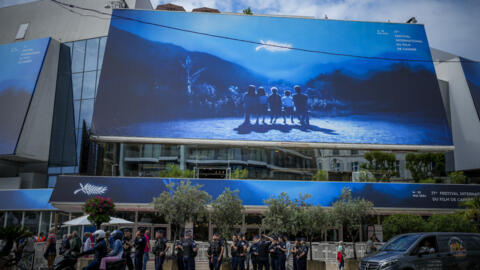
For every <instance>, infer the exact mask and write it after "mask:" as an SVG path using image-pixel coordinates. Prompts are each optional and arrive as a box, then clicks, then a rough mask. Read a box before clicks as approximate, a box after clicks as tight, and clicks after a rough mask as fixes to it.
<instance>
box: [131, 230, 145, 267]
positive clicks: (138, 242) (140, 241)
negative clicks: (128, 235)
mask: <svg viewBox="0 0 480 270" xmlns="http://www.w3.org/2000/svg"><path fill="white" fill-rule="evenodd" d="M144 234H145V230H143V229H142V230H139V231H137V234H136V237H135V242H134V243H133V246H134V247H135V270H142V268H143V254H144V253H145V246H146V245H147V239H146V238H145V236H144Z"/></svg>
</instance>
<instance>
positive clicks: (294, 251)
mask: <svg viewBox="0 0 480 270" xmlns="http://www.w3.org/2000/svg"><path fill="white" fill-rule="evenodd" d="M299 247H300V242H299V240H298V238H295V242H294V243H293V247H292V257H293V270H298V268H297V266H298V260H297V255H298V249H299Z"/></svg>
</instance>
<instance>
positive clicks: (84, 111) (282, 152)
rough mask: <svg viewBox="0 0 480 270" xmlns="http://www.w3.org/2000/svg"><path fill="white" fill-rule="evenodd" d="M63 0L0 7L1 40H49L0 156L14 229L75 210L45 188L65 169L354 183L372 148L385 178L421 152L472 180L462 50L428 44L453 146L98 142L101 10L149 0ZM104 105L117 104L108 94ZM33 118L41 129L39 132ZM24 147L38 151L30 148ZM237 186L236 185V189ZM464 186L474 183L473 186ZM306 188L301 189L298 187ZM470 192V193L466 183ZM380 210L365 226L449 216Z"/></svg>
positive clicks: (473, 143) (474, 131) (136, 210)
mask: <svg viewBox="0 0 480 270" xmlns="http://www.w3.org/2000/svg"><path fill="white" fill-rule="evenodd" d="M62 2H63V3H67V5H62V4H58V3H55V2H53V1H34V2H32V3H28V4H23V5H18V6H11V7H6V8H2V9H0V25H2V27H1V28H0V44H2V45H3V44H11V43H17V42H24V41H29V40H36V39H39V38H51V41H50V45H49V48H48V52H46V57H45V61H44V62H43V69H42V71H41V73H40V75H39V78H42V76H43V77H45V76H47V77H46V78H45V79H44V81H45V83H43V84H41V83H40V82H41V81H40V79H39V83H37V85H36V88H35V94H33V99H32V100H37V99H38V100H39V101H38V103H35V102H34V103H33V104H34V105H35V104H36V105H35V106H30V107H29V109H28V112H27V113H26V117H25V119H31V120H30V122H28V121H25V122H24V123H23V124H22V126H23V129H22V131H21V135H20V139H19V142H18V145H17V146H16V151H14V152H13V153H10V154H8V155H1V156H0V188H2V190H0V193H3V194H4V195H5V196H2V200H3V201H2V205H1V207H0V208H1V209H0V210H1V211H2V212H1V213H0V226H1V225H3V226H7V225H22V226H25V227H28V228H29V229H30V230H32V231H34V232H40V231H46V229H47V228H48V227H50V226H53V225H54V224H60V223H62V222H63V221H66V220H68V219H71V218H73V217H76V216H79V215H81V207H80V206H81V202H80V201H79V200H78V198H74V196H73V195H71V196H72V199H71V201H65V198H63V199H61V198H59V197H55V196H54V195H55V192H57V194H58V192H60V191H56V190H53V193H54V195H52V189H56V188H57V183H59V182H60V181H61V182H62V183H63V184H62V185H65V183H67V182H68V177H69V176H65V175H80V176H77V177H80V178H77V179H83V180H85V181H90V180H91V181H94V182H95V181H99V182H96V183H97V184H102V180H101V179H102V178H95V177H93V176H103V177H105V178H108V179H110V180H112V179H113V180H115V179H117V178H118V179H123V177H140V178H138V179H139V180H138V181H139V183H140V182H141V181H144V179H143V178H147V177H149V178H152V179H156V178H155V177H157V178H158V177H161V176H162V175H163V174H162V173H164V172H165V170H167V169H168V167H169V166H172V165H176V166H178V167H179V168H180V169H182V170H191V171H192V173H193V177H192V178H194V179H196V178H208V179H225V181H227V179H232V178H236V177H238V175H239V174H238V173H239V172H242V170H246V171H243V172H244V173H246V175H244V176H242V178H247V179H255V180H275V182H271V183H272V185H282V182H281V181H280V180H289V183H291V181H292V180H301V181H312V180H315V179H318V178H316V177H318V172H319V171H322V172H325V173H326V175H327V177H328V180H330V181H335V182H352V181H353V182H357V181H362V175H361V172H360V171H361V167H362V164H364V163H365V162H366V160H365V158H364V154H365V153H367V152H369V151H372V150H382V151H386V152H392V153H393V154H394V155H395V159H396V160H395V172H396V174H395V176H394V177H393V178H392V181H393V182H395V181H398V182H409V181H410V180H411V178H412V176H411V173H410V171H409V170H408V169H407V164H406V163H407V162H406V155H407V154H408V153H418V152H425V151H433V152H440V153H445V156H446V158H445V159H446V164H447V166H446V167H447V171H455V170H461V171H464V172H465V174H466V175H467V176H468V177H469V181H470V182H475V181H477V180H478V177H479V175H480V173H479V171H480V159H478V158H476V157H477V156H478V154H479V153H480V138H479V137H478V134H480V121H479V118H478V115H477V113H476V110H475V104H474V100H473V98H472V95H471V89H470V88H471V86H469V85H468V83H467V79H466V75H465V74H464V69H463V68H462V64H461V63H458V62H454V63H452V62H449V61H452V59H453V60H459V59H462V58H459V57H458V56H454V55H450V54H448V53H444V52H441V51H438V50H435V49H432V56H433V60H435V61H437V62H436V63H435V71H436V75H437V78H438V83H439V85H440V92H441V93H440V94H439V95H440V96H441V97H442V101H443V106H444V109H445V111H446V113H447V118H448V121H449V127H450V128H451V135H452V138H453V145H454V149H453V147H451V148H438V149H435V148H431V147H430V148H429V147H424V146H422V145H419V146H408V147H396V146H391V147H388V146H385V145H383V146H379V145H364V144H363V145H362V144H332V145H329V144H322V145H320V144H317V145H309V144H288V143H287V144H284V143H277V144H275V143H273V144H272V143H265V144H262V143H251V142H243V143H242V142H241V143H228V142H224V141H223V142H222V141H217V140H211V141H208V140H207V141H201V140H197V141H192V140H182V139H181V138H180V139H177V140H174V141H168V140H164V141H161V140H160V141H159V140H155V139H150V140H149V139H144V140H138V139H135V138H128V137H122V138H119V139H115V138H110V137H109V138H103V139H102V138H100V139H99V138H98V137H96V135H97V134H95V133H92V117H93V115H94V106H95V102H96V98H97V89H99V82H100V77H101V74H102V72H103V59H104V55H105V53H106V48H107V46H106V44H107V42H108V35H109V26H110V22H111V16H109V15H108V14H111V12H112V7H117V8H124V9H152V7H151V6H150V3H149V1H140V0H138V1H134V0H128V1H107V2H103V1H94V0H89V1H83V2H82V7H85V8H89V9H93V10H97V11H100V13H98V12H91V11H88V10H85V9H78V8H77V7H73V6H69V5H68V4H74V5H77V3H76V2H75V1H62ZM78 5H80V4H78ZM152 12H153V11H152ZM156 12H165V11H156ZM217 16H218V15H217ZM238 16H241V15H238ZM442 61H446V62H442ZM131 72H134V71H133V70H132V71H131ZM48 76H50V77H48ZM119 76H122V75H119ZM46 82H50V84H48V83H46ZM207 88H208V87H207ZM49 91H50V92H49ZM47 92H49V93H50V94H49V96H48V97H45V96H44V98H43V99H41V98H40V97H39V95H40V94H41V93H47ZM437 94H438V93H437ZM45 99H48V100H49V101H48V102H47V101H45ZM102 102H105V100H103V101H102ZM111 102H112V103H114V102H115V99H114V97H113V96H112V100H111ZM477 109H478V108H477ZM125 110H129V108H125ZM35 116H36V117H35ZM39 116H40V117H39ZM33 123H41V124H40V125H35V124H33ZM38 126H43V127H44V129H41V128H39V127H38ZM45 127H48V128H46V129H45ZM204 128H206V129H208V128H209V127H208V126H206V127H204ZM29 134H30V136H29ZM39 145H41V146H42V147H39ZM449 149H453V150H449ZM32 153H35V154H36V155H35V156H29V154H32ZM446 173H447V172H446ZM445 175H446V174H445ZM89 176H91V177H93V178H89ZM82 177H84V178H82ZM367 177H368V176H367ZM99 179H100V180H99ZM363 180H364V179H363ZM119 181H120V180H119ZM158 181H162V180H161V179H158ZM94 182H92V183H94ZM112 183H115V182H112ZM242 183H243V182H242ZM108 184H111V183H108ZM239 185H240V184H239ZM242 185H243V184H242ZM242 185H240V187H244V186H242ZM245 185H247V184H245ZM302 185H303V184H299V185H298V186H302ZM75 187H77V186H76V185H75ZM445 189H446V191H448V190H449V189H450V187H447V186H445ZM465 189H466V190H469V189H471V188H465ZM473 189H477V187H476V186H474V188H473ZM308 191H309V190H308V188H306V189H305V190H304V192H308ZM444 191H445V190H444ZM470 191H472V190H470ZM459 192H460V191H459ZM472 192H473V193H475V190H473V191H472ZM271 195H273V194H272V193H264V194H263V195H259V196H265V198H263V199H267V198H268V196H271ZM15 196H22V197H21V198H24V200H25V202H24V203H23V204H20V203H18V202H17V201H9V200H8V198H18V197H15ZM50 196H52V197H50ZM112 196H117V195H115V194H114V195H112ZM319 196H321V195H319ZM33 198H37V200H35V199H33ZM39 198H41V199H39ZM83 199H84V198H83ZM118 199H119V200H126V201H125V202H124V203H122V201H120V203H121V204H120V206H119V207H118V208H119V210H120V212H119V216H121V217H124V218H126V219H128V220H132V221H135V225H134V226H135V227H138V226H145V227H151V228H152V229H154V230H155V229H160V228H163V229H165V228H166V229H167V230H168V232H170V226H169V225H168V224H166V222H165V221H164V220H163V218H162V217H161V216H159V215H157V214H156V213H154V211H153V209H152V207H151V206H150V205H149V204H148V203H146V202H145V201H138V202H134V201H129V200H127V199H125V198H124V197H118ZM146 199H147V201H148V200H151V198H146ZM372 199H374V198H372ZM39 202H40V203H39ZM380 208H382V207H379V208H378V209H377V211H378V212H377V213H378V215H377V216H374V217H372V222H371V224H370V225H373V224H377V223H381V219H382V216H384V215H388V214H390V213H395V212H413V213H418V214H422V215H429V214H431V213H434V212H437V213H444V212H450V211H452V209H454V208H455V207H453V208H450V207H437V208H435V207H432V208H431V209H430V208H428V207H422V206H420V205H418V206H416V207H415V206H410V207H406V206H405V207H403V206H402V205H401V204H399V205H398V207H395V206H390V207H386V208H382V209H380ZM263 209H264V206H261V205H249V207H248V209H247V210H248V211H247V212H246V214H245V218H244V222H243V223H242V225H241V226H239V230H240V229H241V230H243V231H247V232H252V233H255V232H258V228H259V224H260V220H261V213H262V211H263ZM197 225H198V226H197V229H198V230H197V231H198V232H199V235H201V236H200V238H204V239H206V238H207V237H208V235H209V234H210V235H211V233H212V230H213V228H214V227H213V226H212V225H211V224H210V226H209V222H208V221H206V222H205V223H202V224H197ZM73 229H75V228H70V227H68V228H65V229H63V231H64V232H67V231H70V230H73ZM365 230H366V228H365ZM365 232H366V231H365ZM365 234H366V233H365ZM327 235H328V237H327V239H329V240H338V239H342V238H343V235H342V234H339V233H338V228H332V230H330V231H328V232H327Z"/></svg>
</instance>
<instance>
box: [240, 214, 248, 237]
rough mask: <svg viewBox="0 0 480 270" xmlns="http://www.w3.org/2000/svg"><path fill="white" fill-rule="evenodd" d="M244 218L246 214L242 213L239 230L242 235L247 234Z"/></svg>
mask: <svg viewBox="0 0 480 270" xmlns="http://www.w3.org/2000/svg"><path fill="white" fill-rule="evenodd" d="M245 216H246V214H245V213H242V227H241V228H240V231H241V232H242V233H246V232H247V224H246V223H245Z"/></svg>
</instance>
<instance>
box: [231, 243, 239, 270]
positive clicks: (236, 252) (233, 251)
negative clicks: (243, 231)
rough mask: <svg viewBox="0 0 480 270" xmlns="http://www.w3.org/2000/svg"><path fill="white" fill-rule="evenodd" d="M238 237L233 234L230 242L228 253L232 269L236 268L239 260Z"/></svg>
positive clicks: (235, 269)
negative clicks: (230, 257)
mask: <svg viewBox="0 0 480 270" xmlns="http://www.w3.org/2000/svg"><path fill="white" fill-rule="evenodd" d="M238 245H239V244H238V238H237V235H233V237H232V244H231V245H230V254H232V270H238V267H239V265H238V264H239V261H240V252H239V250H238Z"/></svg>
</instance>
